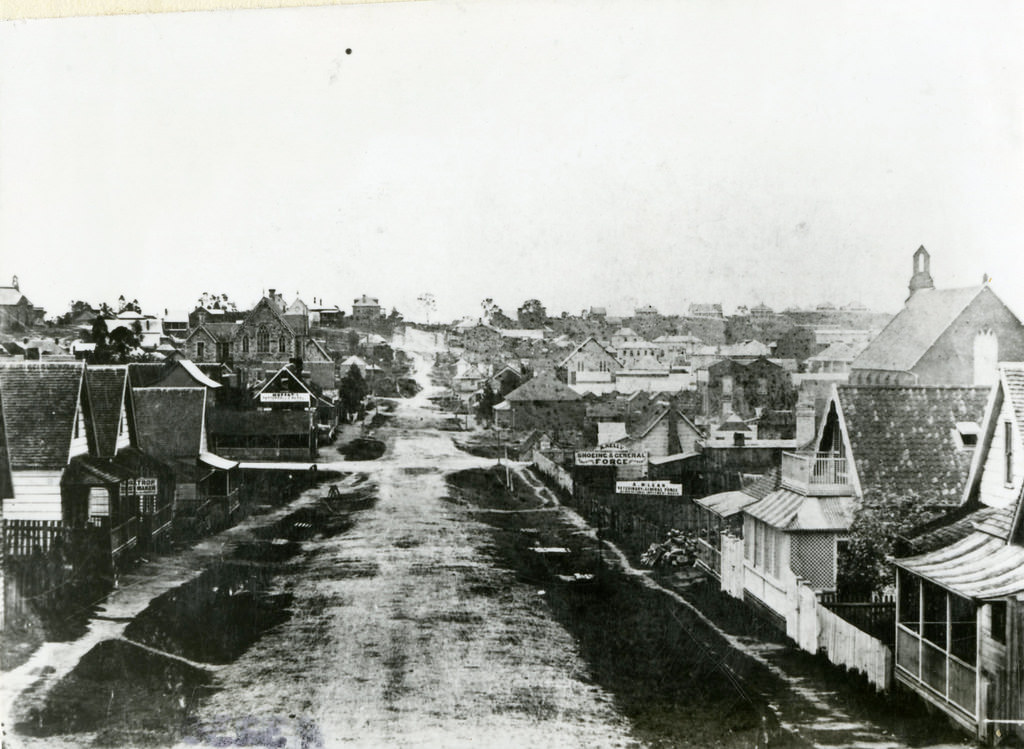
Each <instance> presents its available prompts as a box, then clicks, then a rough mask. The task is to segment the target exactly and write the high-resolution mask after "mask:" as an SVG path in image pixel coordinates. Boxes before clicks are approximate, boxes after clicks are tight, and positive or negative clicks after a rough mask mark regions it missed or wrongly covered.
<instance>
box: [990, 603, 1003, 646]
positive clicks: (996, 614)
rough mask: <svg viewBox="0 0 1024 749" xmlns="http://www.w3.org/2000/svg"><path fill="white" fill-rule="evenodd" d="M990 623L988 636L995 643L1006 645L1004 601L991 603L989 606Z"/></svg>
mask: <svg viewBox="0 0 1024 749" xmlns="http://www.w3.org/2000/svg"><path fill="white" fill-rule="evenodd" d="M989 608H990V610H991V612H992V614H991V616H992V622H991V624H990V626H989V634H990V636H991V637H992V639H993V640H995V641H996V642H1001V643H1003V644H1004V645H1005V644H1006V601H993V602H992V603H990V604H989Z"/></svg>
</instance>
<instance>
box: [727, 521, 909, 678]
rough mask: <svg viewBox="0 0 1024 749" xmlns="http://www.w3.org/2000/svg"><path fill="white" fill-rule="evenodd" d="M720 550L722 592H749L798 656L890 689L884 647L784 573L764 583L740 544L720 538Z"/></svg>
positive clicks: (889, 661) (740, 594)
mask: <svg viewBox="0 0 1024 749" xmlns="http://www.w3.org/2000/svg"><path fill="white" fill-rule="evenodd" d="M721 545H722V555H721V559H722V568H721V573H722V574H721V588H722V591H723V592H725V593H727V594H728V595H730V596H733V597H734V598H741V599H742V598H743V597H744V595H745V594H746V593H747V592H748V591H749V592H751V593H752V594H753V595H754V597H756V598H758V599H759V600H761V601H762V602H764V603H765V604H766V605H768V607H769V608H771V609H772V610H774V611H776V612H778V613H779V614H780V616H782V617H783V618H785V621H786V635H788V636H789V637H790V638H792V639H793V641H794V642H795V643H796V644H797V646H798V647H799V648H800V649H801V650H804V651H806V652H808V653H823V654H824V655H825V656H826V657H827V658H828V660H829V662H830V663H834V664H835V665H837V666H843V667H844V668H848V669H851V670H854V671H859V672H860V673H862V674H864V675H865V676H866V677H867V679H868V682H870V683H871V684H872V685H873V686H874V687H875V688H876V689H879V690H883V691H888V689H889V688H890V686H891V685H892V651H891V650H890V648H889V646H888V645H886V644H885V643H884V642H882V641H881V640H879V639H877V638H875V637H872V636H871V635H869V634H868V633H867V632H864V631H862V630H860V629H858V628H857V627H855V626H854V625H853V624H851V623H850V622H848V621H846V620H845V619H843V618H842V617H840V616H838V615H836V614H835V613H834V612H832V611H830V610H829V609H828V608H827V607H826V606H825V605H824V604H823V603H821V602H820V601H819V600H818V596H817V594H816V593H815V592H814V590H813V589H812V588H811V587H810V586H808V585H807V584H806V583H804V582H803V581H802V580H800V579H798V578H797V577H796V576H795V575H794V574H793V573H792V572H790V571H789V570H784V574H783V578H782V579H781V580H767V579H766V578H765V577H764V576H763V575H761V574H760V573H759V572H758V571H756V570H754V569H752V568H751V567H750V566H748V565H747V564H746V562H745V561H744V558H743V539H742V538H737V537H735V536H731V535H728V534H724V533H723V534H722V536H721ZM759 594H760V595H759ZM765 599H771V600H765Z"/></svg>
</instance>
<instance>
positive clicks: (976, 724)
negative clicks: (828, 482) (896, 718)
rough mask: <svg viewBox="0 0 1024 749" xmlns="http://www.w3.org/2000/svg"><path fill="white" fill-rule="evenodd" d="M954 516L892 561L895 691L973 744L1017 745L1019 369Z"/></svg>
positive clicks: (984, 430) (1008, 373)
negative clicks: (915, 698) (920, 701)
mask: <svg viewBox="0 0 1024 749" xmlns="http://www.w3.org/2000/svg"><path fill="white" fill-rule="evenodd" d="M962 510H963V512H962V513H960V514H959V515H954V516H953V518H952V522H951V523H950V524H948V525H947V526H945V527H942V528H939V529H936V530H935V531H933V532H932V533H931V534H929V535H930V536H932V537H933V538H939V539H941V541H942V542H943V543H942V544H941V545H937V546H934V547H931V548H929V547H925V548H923V549H922V548H920V541H919V540H918V541H917V543H918V548H917V549H916V551H917V553H915V554H914V555H913V556H906V557H902V558H898V559H896V560H895V563H896V568H897V575H896V584H897V613H896V653H895V660H896V666H895V677H896V679H897V681H899V682H900V683H902V684H903V685H904V686H906V687H908V688H909V689H911V690H912V691H914V692H916V693H917V694H919V695H920V696H921V697H923V698H924V699H925V700H927V701H928V702H929V703H930V704H932V705H934V706H935V707H937V708H938V709H939V710H941V711H942V712H944V713H945V714H946V715H948V716H949V717H950V718H952V719H953V720H954V721H956V722H957V723H959V724H960V725H962V726H963V727H965V728H967V729H968V730H970V731H972V732H974V733H975V734H976V735H977V736H978V737H979V738H981V739H983V740H987V741H992V742H994V741H996V740H998V739H1001V738H1004V737H1006V736H1008V735H1015V736H1016V737H1017V738H1018V739H1021V738H1024V364H1019V363H1018V364H1003V365H1001V367H1000V371H999V381H998V382H997V384H996V386H995V387H994V388H993V390H992V394H991V396H990V398H989V400H988V404H987V407H986V411H985V417H984V421H983V422H982V424H981V428H980V430H979V433H978V442H977V447H976V449H975V452H974V456H973V460H972V462H971V468H970V474H969V477H968V480H967V482H966V486H965V487H964V490H963V495H962Z"/></svg>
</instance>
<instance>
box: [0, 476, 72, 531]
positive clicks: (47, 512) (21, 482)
mask: <svg viewBox="0 0 1024 749" xmlns="http://www.w3.org/2000/svg"><path fill="white" fill-rule="evenodd" d="M60 475H61V472H60V471H12V472H11V482H12V483H13V485H14V487H13V488H14V497H13V498H8V499H5V500H4V502H3V508H4V515H3V516H4V519H6V520H57V521H59V520H61V519H62V515H61V498H60Z"/></svg>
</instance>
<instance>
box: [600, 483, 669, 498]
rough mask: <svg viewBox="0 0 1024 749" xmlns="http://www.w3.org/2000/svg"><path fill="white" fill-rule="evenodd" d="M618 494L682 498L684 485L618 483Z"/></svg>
mask: <svg viewBox="0 0 1024 749" xmlns="http://www.w3.org/2000/svg"><path fill="white" fill-rule="evenodd" d="M615 493H616V494H648V495H651V496H655V497H681V496H683V485H682V484H671V483H669V482H668V481H616V482H615Z"/></svg>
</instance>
